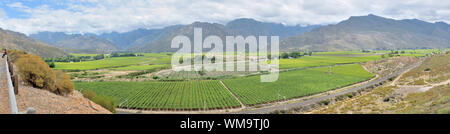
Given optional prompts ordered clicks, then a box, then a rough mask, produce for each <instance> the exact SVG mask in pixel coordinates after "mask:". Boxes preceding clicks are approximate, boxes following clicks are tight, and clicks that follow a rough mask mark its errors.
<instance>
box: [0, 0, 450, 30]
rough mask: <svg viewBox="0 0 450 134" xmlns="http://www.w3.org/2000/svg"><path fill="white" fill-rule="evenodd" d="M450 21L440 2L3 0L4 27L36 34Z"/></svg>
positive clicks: (447, 4) (448, 6) (0, 24)
mask: <svg viewBox="0 0 450 134" xmlns="http://www.w3.org/2000/svg"><path fill="white" fill-rule="evenodd" d="M367 14H376V15H380V16H384V17H389V18H394V19H412V18H417V19H421V20H425V21H429V22H436V21H444V22H447V23H449V22H450V1H442V0H401V1H392V0H376V1H373V0H370V1H369V0H367V1H366V0H339V1H336V0H245V1H243V0H2V1H0V28H3V29H9V30H13V31H18V32H22V33H25V34H32V33H36V32H39V31H54V32H66V33H97V34H98V33H105V32H112V31H117V32H126V31H130V30H134V29H137V28H161V27H164V26H168V25H175V24H190V23H192V22H194V21H204V22H215V23H222V24H224V23H226V22H228V21H230V20H233V19H236V18H254V19H256V20H260V21H266V22H276V23H283V24H286V25H312V24H332V23H337V22H339V21H342V20H345V19H347V18H348V17H350V16H361V15H367Z"/></svg>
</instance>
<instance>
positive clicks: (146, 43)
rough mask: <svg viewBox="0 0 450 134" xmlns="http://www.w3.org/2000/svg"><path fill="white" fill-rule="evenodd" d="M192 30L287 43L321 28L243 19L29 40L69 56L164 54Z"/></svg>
mask: <svg viewBox="0 0 450 134" xmlns="http://www.w3.org/2000/svg"><path fill="white" fill-rule="evenodd" d="M193 27H200V28H203V37H206V36H208V35H217V36H220V37H222V38H223V39H224V37H225V36H227V35H234V36H238V35H243V36H249V35H254V36H280V39H284V38H287V37H289V36H294V35H297V34H300V33H303V32H306V31H310V30H312V29H314V28H317V27H319V26H318V25H312V26H300V25H297V26H286V25H283V24H279V23H271V22H261V21H257V20H254V19H248V18H241V19H236V20H232V21H230V22H228V23H227V24H226V25H222V24H218V23H208V22H194V23H192V24H189V25H171V26H167V27H164V28H160V29H143V28H140V29H136V30H132V31H129V32H124V33H118V32H111V33H103V34H100V35H95V34H89V33H88V34H84V35H79V34H75V35H70V34H65V33H61V32H40V33H38V34H32V35H30V37H32V38H35V39H38V40H41V41H43V42H46V43H48V44H51V45H54V46H57V47H60V48H64V49H65V50H66V51H69V52H89V53H93V52H109V51H115V50H121V51H126V50H130V51H138V52H163V51H175V50H176V49H170V43H171V41H172V38H173V37H175V36H177V35H186V36H188V37H193ZM113 46H114V47H113ZM99 49H100V50H99ZM88 50H91V51H88ZM92 50H95V51H92Z"/></svg>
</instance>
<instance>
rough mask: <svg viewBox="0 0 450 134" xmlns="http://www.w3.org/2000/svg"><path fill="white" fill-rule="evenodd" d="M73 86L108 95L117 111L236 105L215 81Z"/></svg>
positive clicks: (207, 107) (81, 84)
mask: <svg viewBox="0 0 450 134" xmlns="http://www.w3.org/2000/svg"><path fill="white" fill-rule="evenodd" d="M75 87H76V89H77V90H92V91H94V92H95V93H96V94H98V95H102V96H111V97H113V98H114V99H115V100H116V102H117V103H118V104H119V107H121V108H137V109H170V110H203V109H205V108H206V109H215V108H232V107H238V106H240V105H239V102H238V101H237V100H236V99H235V98H233V96H232V95H231V94H230V93H229V92H228V91H227V90H226V89H225V88H224V87H223V86H222V85H221V83H220V82H219V81H188V82H76V83H75Z"/></svg>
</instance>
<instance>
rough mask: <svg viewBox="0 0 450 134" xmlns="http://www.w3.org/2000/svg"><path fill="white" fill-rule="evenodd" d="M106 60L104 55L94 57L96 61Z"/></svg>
mask: <svg viewBox="0 0 450 134" xmlns="http://www.w3.org/2000/svg"><path fill="white" fill-rule="evenodd" d="M104 58H105V55H104V54H99V55H96V56H94V59H95V60H100V59H104Z"/></svg>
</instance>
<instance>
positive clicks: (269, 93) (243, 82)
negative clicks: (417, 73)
mask: <svg viewBox="0 0 450 134" xmlns="http://www.w3.org/2000/svg"><path fill="white" fill-rule="evenodd" d="M372 77H374V75H373V74H371V73H369V72H367V71H365V70H364V69H363V68H362V67H361V66H360V65H356V64H355V65H343V66H335V67H332V68H331V73H330V72H328V67H324V68H314V69H307V70H296V71H289V72H282V73H280V75H279V78H278V81H276V82H271V83H261V82H260V76H250V77H242V78H236V79H228V80H224V82H225V84H226V85H227V86H228V88H230V90H231V91H232V92H233V93H235V94H236V95H237V96H238V97H239V98H240V99H241V100H242V101H243V103H245V104H250V105H253V104H260V103H265V102H271V101H276V100H282V99H285V98H286V99H291V98H295V97H301V96H307V95H312V94H316V93H320V92H324V91H328V90H332V89H336V88H339V87H343V86H347V85H350V84H353V83H356V82H360V81H364V80H367V79H369V78H372ZM318 83H320V84H318Z"/></svg>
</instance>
